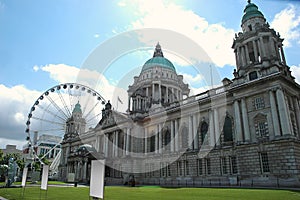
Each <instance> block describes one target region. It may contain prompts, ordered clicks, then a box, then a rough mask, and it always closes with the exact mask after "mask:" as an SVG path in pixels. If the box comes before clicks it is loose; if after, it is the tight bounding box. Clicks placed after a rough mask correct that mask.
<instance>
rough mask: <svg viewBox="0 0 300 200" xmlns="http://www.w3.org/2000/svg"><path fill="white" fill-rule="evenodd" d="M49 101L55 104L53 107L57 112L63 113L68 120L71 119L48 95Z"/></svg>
mask: <svg viewBox="0 0 300 200" xmlns="http://www.w3.org/2000/svg"><path fill="white" fill-rule="evenodd" d="M47 98H48V100H49V101H50V102H51V103H52V104H53V106H54V107H55V108H56V110H57V111H58V112H60V113H62V114H63V115H64V116H65V117H66V118H69V116H68V115H67V114H66V113H65V112H64V111H63V110H62V109H60V107H59V106H58V105H57V103H56V102H55V101H54V100H53V99H52V98H51V97H50V96H49V95H48V96H47Z"/></svg>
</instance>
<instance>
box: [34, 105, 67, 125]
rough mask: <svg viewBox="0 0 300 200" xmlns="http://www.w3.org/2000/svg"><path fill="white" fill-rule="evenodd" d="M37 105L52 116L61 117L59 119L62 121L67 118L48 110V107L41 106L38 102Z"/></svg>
mask: <svg viewBox="0 0 300 200" xmlns="http://www.w3.org/2000/svg"><path fill="white" fill-rule="evenodd" d="M37 107H39V108H41V109H42V110H44V111H46V112H47V113H49V114H50V115H52V116H54V117H57V118H59V119H61V120H63V121H66V120H67V118H63V117H61V116H59V115H57V114H56V113H54V112H52V111H50V110H49V109H47V108H45V107H44V106H42V105H40V104H39V105H37Z"/></svg>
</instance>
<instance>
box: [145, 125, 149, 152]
mask: <svg viewBox="0 0 300 200" xmlns="http://www.w3.org/2000/svg"><path fill="white" fill-rule="evenodd" d="M147 140H148V128H147V127H145V153H147V152H148V147H147V146H148V144H147Z"/></svg>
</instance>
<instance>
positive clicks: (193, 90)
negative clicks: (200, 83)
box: [190, 86, 211, 96]
mask: <svg viewBox="0 0 300 200" xmlns="http://www.w3.org/2000/svg"><path fill="white" fill-rule="evenodd" d="M209 89H211V87H209V86H204V87H200V88H194V87H191V88H190V90H191V91H190V96H193V95H196V94H200V93H202V92H205V91H207V90H209Z"/></svg>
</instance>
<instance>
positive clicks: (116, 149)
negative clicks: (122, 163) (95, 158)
mask: <svg viewBox="0 0 300 200" xmlns="http://www.w3.org/2000/svg"><path fill="white" fill-rule="evenodd" d="M115 139H116V140H115V141H116V142H115V157H118V156H119V131H116V132H115Z"/></svg>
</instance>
